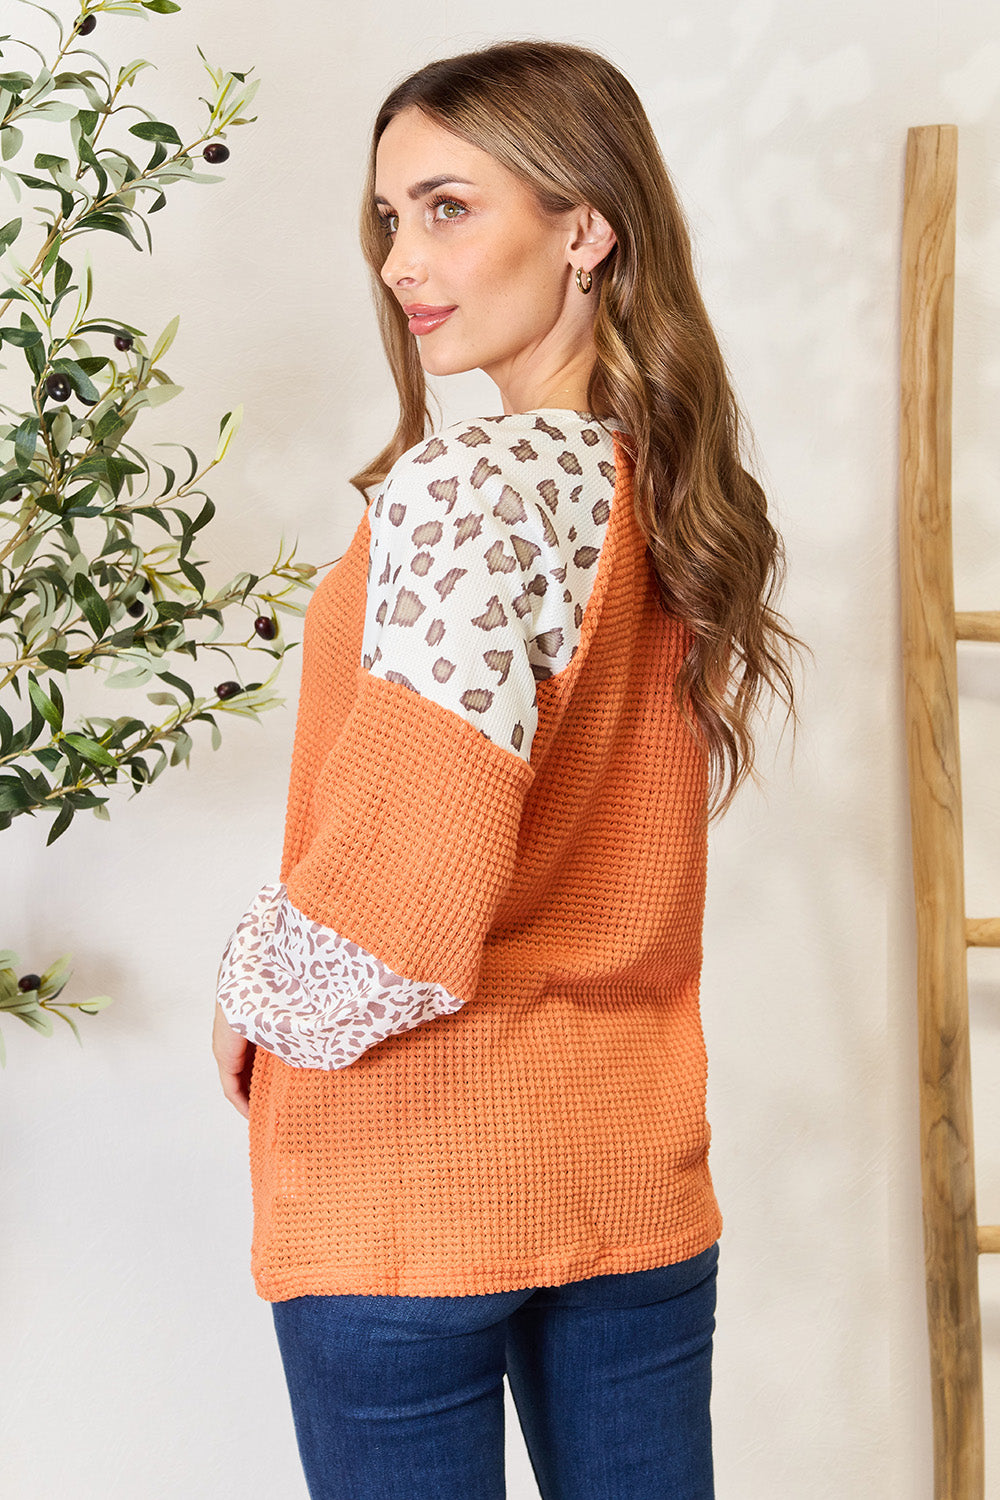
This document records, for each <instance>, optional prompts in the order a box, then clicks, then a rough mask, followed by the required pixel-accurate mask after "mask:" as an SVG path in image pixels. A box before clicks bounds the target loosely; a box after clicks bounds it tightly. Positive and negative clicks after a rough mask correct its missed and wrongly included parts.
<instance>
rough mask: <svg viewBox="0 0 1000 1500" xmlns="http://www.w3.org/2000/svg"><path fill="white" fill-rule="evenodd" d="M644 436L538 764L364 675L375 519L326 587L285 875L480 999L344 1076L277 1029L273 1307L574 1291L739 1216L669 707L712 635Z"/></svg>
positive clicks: (694, 863) (688, 798) (679, 730)
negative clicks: (299, 1054) (696, 622)
mask: <svg viewBox="0 0 1000 1500" xmlns="http://www.w3.org/2000/svg"><path fill="white" fill-rule="evenodd" d="M528 415H529V416H530V414H528ZM498 420H502V419H496V418H494V419H485V421H498ZM474 430H477V431H478V430H480V429H474ZM548 430H549V429H546V431H548ZM587 440H588V441H590V439H589V438H588V439H587ZM624 440H625V435H624V434H622V433H619V432H618V431H615V432H614V441H613V458H614V473H613V476H612V480H613V500H612V503H611V509H610V518H609V519H608V520H607V525H606V532H605V535H604V541H603V545H602V547H601V549H600V554H599V557H598V558H597V559H596V572H595V574H594V577H593V584H592V587H591V589H590V592H589V597H588V598H587V601H586V608H585V609H584V610H583V611H582V613H581V618H580V621H579V639H578V642H577V644H576V647H575V649H574V650H573V652H572V656H571V659H570V660H569V662H568V664H565V665H563V666H562V667H560V669H559V670H557V671H555V672H553V673H551V674H548V675H546V673H545V672H544V671H539V672H538V673H537V676H538V681H537V696H536V707H537V726H536V727H535V730H534V737H533V739H532V740H531V747H530V757H529V758H527V759H525V758H523V757H522V756H519V755H517V754H515V753H513V751H512V750H511V749H508V748H506V746H505V745H503V744H500V743H496V742H495V741H493V740H491V739H490V738H488V737H487V735H486V733H485V732H480V730H479V729H477V728H476V727H474V725H473V724H472V723H470V722H469V721H468V718H467V717H462V716H460V715H459V714H457V713H455V712H453V711H452V710H451V709H450V708H448V707H446V706H444V705H443V704H442V703H441V702H439V701H435V699H434V698H433V697H431V696H428V695H427V694H425V693H423V692H420V691H416V690H414V686H413V683H411V682H409V681H407V680H406V679H405V678H403V679H402V680H392V679H391V678H388V677H383V676H379V675H375V674H374V673H373V671H372V670H370V669H369V666H366V665H365V664H364V662H363V653H362V646H363V637H364V630H365V611H366V600H367V597H368V590H369V588H370V587H371V586H373V584H374V582H375V580H374V579H371V580H370V579H369V577H368V574H369V565H370V549H371V544H372V523H371V517H370V509H371V508H369V509H368V510H366V511H365V514H364V515H363V516H362V518H361V522H360V524H359V526H358V528H357V530H356V532H355V535H354V537H353V540H352V542H351V544H350V546H349V547H348V549H347V551H346V553H345V554H344V555H343V557H341V558H340V560H339V561H338V562H337V564H336V565H335V566H334V567H333V568H332V569H331V571H330V572H329V573H328V574H327V575H326V577H325V578H324V580H323V581H322V583H321V584H320V586H319V587H318V588H317V590H316V592H315V594H314V596H313V598H312V600H311V602H310V605H309V609H308V611H307V615H306V622H305V633H304V638H303V658H302V681H301V693H300V701H299V710H298V720H297V726H296V737H295V746H294V751H293V757H292V768H291V779H290V785H289V794H288V807H287V821H286V831H285V844H284V853H283V859H282V866H281V879H282V881H283V882H284V883H285V884H286V886H287V894H288V897H289V899H290V901H291V902H293V903H294V909H295V910H297V911H298V912H300V913H305V914H306V916H307V917H308V918H309V919H311V920H312V921H314V922H316V923H320V924H323V930H326V929H333V932H334V934H340V935H342V937H343V938H344V939H346V940H348V941H349V942H350V943H352V944H357V945H359V946H360V949H361V950H362V951H364V952H365V953H367V954H371V955H376V956H377V958H378V959H379V961H380V962H381V963H382V964H384V965H385V966H387V972H392V973H393V974H395V975H401V976H406V978H407V979H408V980H410V981H414V982H418V983H419V982H426V983H427V984H430V985H435V986H440V987H443V988H442V989H441V991H440V993H446V994H448V995H450V996H452V997H455V1004H457V1005H458V1004H460V1008H458V1009H456V1010H454V1012H453V1013H451V1014H442V1015H437V1016H435V1017H434V1018H433V1019H430V1020H427V1021H425V1022H424V1023H423V1024H419V1025H412V1026H411V1027H410V1029H407V1030H405V1031H400V1032H399V1033H398V1034H394V1035H388V1036H386V1037H385V1038H384V1039H383V1040H381V1041H379V1042H378V1045H375V1046H370V1047H369V1048H367V1050H364V1051H363V1052H361V1054H360V1055H359V1056H358V1057H357V1058H356V1060H354V1061H353V1062H351V1064H350V1066H346V1067H333V1068H323V1067H303V1066H292V1065H290V1064H289V1063H288V1062H286V1061H285V1060H283V1058H282V1057H279V1056H278V1055H276V1054H275V1052H272V1051H268V1050H266V1049H265V1048H263V1047H260V1046H258V1047H257V1050H256V1054H255V1059H254V1067H253V1075H252V1081H251V1088H250V1128H249V1149H250V1169H251V1181H252V1190H253V1206H254V1230H253V1245H252V1252H251V1269H252V1274H253V1277H254V1281H255V1285H256V1288H257V1291H258V1293H259V1294H260V1296H261V1297H263V1298H265V1299H266V1300H269V1301H272V1302H274V1301H282V1300H284V1299H287V1298H291V1297H296V1296H300V1295H303V1294H310V1293H318V1294H325V1293H375V1294H394V1295H417V1296H462V1295H470V1294H475V1293H484V1292H500V1291H508V1290H513V1289H516V1288H523V1287H530V1286H544V1285H558V1284H561V1283H564V1282H567V1281H573V1280H578V1279H582V1278H585V1277H590V1276H597V1275H603V1274H607V1273H609V1272H627V1271H639V1270H645V1269H648V1268H651V1267H654V1266H658V1265H665V1264H668V1263H671V1262H674V1261H678V1260H682V1259H685V1258H686V1257H688V1256H691V1255H695V1254H697V1253H698V1252H699V1251H701V1250H704V1249H705V1248H707V1247H708V1246H709V1245H710V1244H711V1243H712V1242H713V1241H714V1240H715V1239H716V1238H717V1236H718V1234H719V1231H720V1228H721V1220H720V1216H719V1210H718V1206H717V1204H716V1200H715V1196H714V1193H713V1189H712V1183H711V1179H710V1175H709V1169H708V1161H707V1156H708V1145H709V1128H708V1124H707V1122H706V1119H705V1084H706V1060H705V1050H704V1043H703V1037H702V1029H701V1020H700V1014H699V977H700V969H701V956H702V947H701V934H702V921H703V914H704V899H705V874H706V849H707V819H706V802H707V761H706V756H705V752H704V749H703V747H701V746H699V744H698V743H697V742H696V740H695V738H694V736H693V735H692V734H691V732H690V730H689V729H688V728H687V726H686V725H685V724H684V722H683V720H682V718H681V716H680V714H679V712H678V711H677V709H676V707H675V706H674V703H673V698H672V687H673V683H674V680H675V678H676V675H677V672H678V670H679V668H680V666H681V663H682V661H683V658H684V654H685V652H686V650H687V647H688V645H689V643H690V633H689V631H688V629H687V628H686V627H685V625H684V624H683V623H682V622H681V621H679V620H677V619H675V618H673V617H671V616H668V615H667V614H666V613H664V611H663V610H662V609H661V608H660V607H659V604H658V601H657V591H656V583H655V579H654V575H653V571H652V565H651V562H650V559H649V556H648V554H647V550H646V545H645V540H644V537H643V535H642V533H641V531H640V529H639V527H638V524H637V521H636V517H635V512H634V506H633V490H632V477H633V470H632V464H631V459H630V458H629V455H628V452H627V450H626V447H625V446H624ZM595 441H596V439H595ZM512 451H513V450H512ZM610 451H611V450H610V446H609V452H610ZM522 456H523V455H522ZM543 457H544V455H543ZM609 472H610V471H609ZM556 479H558V480H559V481H565V480H566V479H567V475H566V474H565V473H562V472H561V471H559V470H558V469H556V470H554V474H553V476H552V477H551V478H550V479H549V480H548V481H547V482H548V483H550V484H551V483H554V482H555V480H556ZM545 482H546V481H543V482H542V483H539V484H538V486H537V488H538V489H539V490H540V491H541V492H542V493H543V495H544V493H545V489H544V484H545ZM462 498H463V499H464V500H466V501H468V500H469V499H470V496H469V495H465V496H463V497H462ZM471 498H472V500H473V502H475V496H471ZM499 508H500V502H498V509H499ZM456 524H457V523H456ZM455 545H456V546H457V545H458V542H457V540H456V543H455ZM536 551H537V549H536ZM567 597H568V596H567Z"/></svg>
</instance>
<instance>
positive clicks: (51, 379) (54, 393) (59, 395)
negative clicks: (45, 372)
mask: <svg viewBox="0 0 1000 1500" xmlns="http://www.w3.org/2000/svg"><path fill="white" fill-rule="evenodd" d="M45 389H46V390H47V391H48V393H49V395H50V396H51V397H52V399H53V401H68V400H69V398H70V396H71V395H72V394H73V387H72V386H71V385H70V383H69V381H68V380H67V379H66V376H65V375H50V376H48V378H47V379H46V381H45Z"/></svg>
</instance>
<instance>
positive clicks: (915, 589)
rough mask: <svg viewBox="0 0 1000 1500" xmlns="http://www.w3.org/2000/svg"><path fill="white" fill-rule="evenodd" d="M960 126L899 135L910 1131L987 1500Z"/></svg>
mask: <svg viewBox="0 0 1000 1500" xmlns="http://www.w3.org/2000/svg"><path fill="white" fill-rule="evenodd" d="M957 145H958V131H957V128H956V127H955V126H954V125H929V126H921V127H914V128H912V129H910V130H909V131H908V133H907V150H906V186H905V207H904V217H903V238H902V300H901V360H900V581H901V606H902V634H903V663H904V696H905V716H906V739H907V757H908V763H909V774H910V815H911V831H912V841H913V879H914V894H915V900H916V916H917V991H918V996H917V999H918V1009H919V1048H920V1133H921V1148H922V1149H921V1158H922V1183H923V1217H924V1251H925V1265H926V1276H927V1316H928V1330H929V1335H930V1353H931V1388H932V1404H933V1411H934V1471H935V1490H934V1494H935V1500H983V1492H984V1465H983V1448H984V1434H983V1381H982V1337H981V1328H980V1314H979V1279H978V1243H977V1225H976V1202H975V1173H974V1162H973V1137H972V1099H971V1095H972V1086H971V1074H970V1065H969V1014H968V1009H969V1008H968V978H967V962H966V958H967V950H966V918H965V889H964V863H963V841H962V798H961V778H960V767H959V738H958V686H957V659H956V647H955V640H956V635H955V608H954V580H953V563H952V539H951V377H952V340H953V311H954V266H955V189H956V177H957V156H958V151H957Z"/></svg>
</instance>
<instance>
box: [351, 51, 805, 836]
mask: <svg viewBox="0 0 1000 1500" xmlns="http://www.w3.org/2000/svg"><path fill="white" fill-rule="evenodd" d="M540 100H544V101H545V107H544V109H542V108H540V107H539V101H540ZM410 107H416V108H418V109H420V110H422V111H423V113H424V114H425V115H426V116H427V117H428V118H429V119H431V120H433V121H435V122H436V123H437V124H439V125H441V126H442V127H443V128H445V129H446V130H450V131H451V132H452V133H453V134H455V135H457V136H460V137H461V138H462V139H464V140H466V141H468V142H469V143H470V144H472V145H474V146H477V147H479V148H480V149H481V150H483V151H486V152H488V153H489V155H490V156H492V157H493V158H494V159H495V160H496V161H498V162H500V164H501V165H502V166H505V167H506V168H507V169H508V170H509V171H510V172H512V173H513V174H514V175H515V176H516V177H517V178H518V179H519V180H520V181H521V182H522V183H523V184H524V185H525V186H526V187H528V188H529V189H531V190H532V191H533V193H534V194H535V197H536V199H537V201H538V204H539V207H540V209H541V210H542V212H543V213H550V214H561V213H565V212H567V211H568V210H570V209H572V208H574V207H576V206H578V205H580V204H587V205H589V206H590V207H591V208H593V209H596V210H597V212H598V213H600V214H601V215H603V217H604V218H605V219H606V220H607V221H608V223H609V224H610V226H611V228H612V229H613V230H614V232H615V235H616V238H617V243H616V244H615V245H614V246H613V247H612V249H611V251H610V253H609V254H608V255H607V256H606V257H605V259H604V260H603V261H602V262H601V264H600V265H599V266H595V267H594V271H593V292H592V295H593V294H594V293H596V294H597V305H596V310H595V321H594V328H593V341H594V364H593V369H592V372H591V376H590V381H589V385H588V391H587V410H588V411H590V412H591V413H593V414H594V416H595V417H598V418H608V417H612V418H613V419H614V420H615V421H616V423H617V424H618V425H619V426H620V427H621V428H622V429H623V431H624V432H626V433H627V434H629V442H628V448H629V454H630V457H631V459H632V461H633V463H634V466H635V485H634V488H635V513H636V521H637V524H638V525H639V527H640V528H641V530H642V533H643V535H644V536H645V538H646V542H647V552H648V555H649V558H650V562H651V565H652V568H653V571H654V573H655V575H656V579H657V583H658V586H659V602H660V606H661V607H662V608H663V609H664V610H665V611H666V612H667V613H669V614H671V615H674V616H676V617H679V618H680V619H682V620H683V621H684V622H685V624H686V625H687V626H688V628H689V630H690V632H691V636H692V639H691V644H690V647H689V650H688V652H687V655H686V658H685V661H684V664H683V667H682V669H681V672H680V673H679V674H678V678H677V681H676V684H675V688H674V691H675V694H676V699H677V702H678V705H679V706H680V708H681V711H682V713H683V714H684V717H685V720H686V721H687V723H688V725H689V726H690V728H691V729H692V731H693V732H694V733H695V734H696V735H698V736H699V737H700V738H701V739H702V740H703V742H704V744H705V747H706V750H707V753H708V756H709V765H710V781H709V794H710V795H709V806H710V809H711V816H712V817H716V816H719V815H720V814H721V813H722V812H724V811H725V809H726V808H727V807H728V806H729V804H730V802H731V801H732V798H733V796H734V795H735V792H736V790H737V788H738V787H739V785H740V784H741V783H742V781H743V780H744V778H745V777H746V776H747V775H748V774H751V773H752V768H753V762H754V743H753V737H752V734H751V728H750V726H751V721H752V719H753V716H754V713H755V712H756V710H757V707H758V703H759V699H760V696H761V693H762V691H763V690H764V689H765V688H770V690H771V692H772V693H776V694H778V695H779V696H780V697H781V698H782V699H783V700H784V701H785V702H786V703H787V705H788V709H789V712H790V714H791V716H792V719H793V724H794V720H795V703H794V688H793V683H792V677H791V672H790V667H789V659H790V655H791V651H792V650H793V649H794V648H796V647H799V646H801V645H802V642H801V641H799V640H798V639H797V637H795V636H793V635H792V634H791V632H790V631H788V630H786V629H785V628H784V624H783V622H782V617H781V616H780V615H778V614H777V613H776V612H775V610H774V608H773V602H774V600H775V598H776V596H777V593H778V591H779V589H780V586H781V583H782V581H783V577H784V552H783V547H782V543H781V539H780V537H779V536H778V534H777V532H776V531H775V529H774V527H773V526H772V525H771V523H770V521H769V520H768V518H767V503H766V498H765V495H764V491H763V489H762V488H761V486H760V485H759V484H758V482H757V481H756V479H754V478H753V476H752V475H751V474H749V473H748V472H747V471H746V469H744V467H743V465H742V463H741V461H740V438H741V426H742V421H743V419H742V417H741V413H740V411H739V407H738V403H737V401H736V398H735V395H734V393H733V390H732V388H731V385H730V382H729V378H728V375H727V371H726V367H725V362H724V360H723V357H722V353H721V351H720V349H719V345H718V341H717V339H716V336H715V333H714V331H713V329H712V326H711V323H710V320H709V317H708V313H707V312H706V309H705V305H704V303H703V301H702V297H701V293H700V291H699V289H698V285H697V281H696V279H695V273H694V267H693V263H692V256H691V239H690V234H689V231H688V227H687V224H686V221H685V217H684V213H683V211H682V209H681V205H680V203H679V201H678V198H677V194H676V192H675V191H674V187H673V184H672V182H671V179H670V175H669V173H668V171H667V167H666V164H665V162H664V160H663V156H662V154H661V152H660V148H659V144H658V142H657V140H656V137H655V135H654V133H653V130H652V127H651V125H650V123H649V120H648V118H647V116H646V113H645V111H644V109H643V107H642V104H641V102H640V100H639V98H638V95H637V94H636V92H635V90H634V89H633V88H632V85H631V84H630V83H629V82H628V80H627V79H626V78H625V77H624V75H623V74H622V73H621V72H620V71H619V70H618V69H617V68H616V67H615V66H614V64H613V63H611V62H610V61H609V60H608V59H607V58H605V57H603V56H601V54H600V53H597V52H594V51H591V50H590V49H588V48H584V47H578V46H574V45H572V44H569V43H564V42H550V41H506V42H499V43H496V44H492V45H489V46H486V47H482V48H480V49H478V50H476V51H474V52H467V53H463V54H462V55H461V56H458V57H450V58H444V59H442V60H440V61H437V62H432V63H429V64H428V65H427V66H426V67H424V68H421V69H419V70H418V71H417V72H416V73H414V74H412V75H411V76H410V77H409V78H406V79H404V80H403V81H402V82H401V83H400V84H398V85H397V86H396V87H395V88H394V89H393V90H392V92H391V93H390V94H389V96H388V97H387V99H386V100H385V102H384V103H383V105H382V107H381V109H380V110H379V111H378V114H377V116H376V119H375V124H374V127H373V132H372V143H371V154H370V159H369V167H368V175H367V181H366V184H365V189H364V197H363V202H362V209H361V245H362V250H363V253H364V255H365V259H366V260H367V262H368V265H369V267H370V270H371V275H372V284H373V289H374V296H375V304H376V308H377V313H378V320H379V326H380V330H381V334H382V341H383V345H384V347H385V351H386V355H387V358H388V360H389V366H390V369H391V370H392V375H393V379H394V381H395V383H396V388H397V391H398V393H399V405H400V417H399V423H398V425H397V428H396V431H395V432H394V433H393V436H392V438H391V439H390V441H389V442H388V443H387V444H386V446H385V448H383V450H382V451H381V452H380V453H379V454H377V455H376V457H375V458H374V459H373V460H372V461H371V463H370V464H368V465H367V466H366V467H365V468H364V469H362V470H361V471H360V472H359V473H358V474H356V475H355V476H354V477H353V478H352V480H351V483H352V484H353V485H355V487H356V488H357V489H359V490H360V491H361V493H362V495H364V496H365V499H366V500H367V499H368V495H367V491H368V489H369V488H370V487H372V486H374V485H378V484H380V483H381V481H382V480H383V479H384V478H385V476H386V475H387V474H388V472H389V470H390V469H391V467H392V465H393V464H394V463H395V461H396V459H397V458H399V457H400V456H401V455H402V454H403V453H405V452H406V451H407V449H409V448H411V447H413V446H414V445H415V444H417V443H419V442H420V441H422V440H423V439H424V438H425V437H427V436H429V435H430V433H431V432H432V431H433V423H432V420H431V416H430V413H429V411H428V408H427V385H426V380H425V377H424V371H423V367H422V365H421V363H420V357H419V351H418V348H417V343H416V340H415V339H414V338H413V337H412V335H411V334H410V333H409V330H408V326H407V320H406V316H405V314H404V312H403V310H402V308H401V307H400V305H399V302H398V301H397V299H396V297H395V296H394V295H393V293H392V292H391V290H390V289H389V288H388V287H387V286H386V285H385V283H384V282H383V280H382V277H381V275H380V272H381V268H382V265H383V263H384V260H385V255H386V239H385V233H384V228H383V225H382V223H381V220H380V219H379V216H378V212H377V209H376V207H375V201H374V199H375V162H376V150H377V147H378V143H379V141H380V139H381V137H382V133H383V131H384V130H385V128H386V126H387V125H388V124H389V121H390V120H392V119H393V118H394V117H395V116H396V115H397V114H399V113H400V112H401V111H402V110H404V109H407V108H410Z"/></svg>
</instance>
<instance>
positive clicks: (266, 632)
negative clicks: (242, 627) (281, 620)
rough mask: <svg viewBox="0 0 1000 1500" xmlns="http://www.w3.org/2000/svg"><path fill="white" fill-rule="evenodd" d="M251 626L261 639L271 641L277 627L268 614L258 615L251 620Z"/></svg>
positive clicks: (276, 631) (276, 632)
mask: <svg viewBox="0 0 1000 1500" xmlns="http://www.w3.org/2000/svg"><path fill="white" fill-rule="evenodd" d="M253 628H254V630H256V632H257V634H258V635H259V636H260V638H261V640H262V641H273V640H274V637H275V636H276V635H277V634H278V627H277V625H275V623H274V621H273V620H272V619H271V616H270V615H258V616H257V618H256V620H254V622H253Z"/></svg>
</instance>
